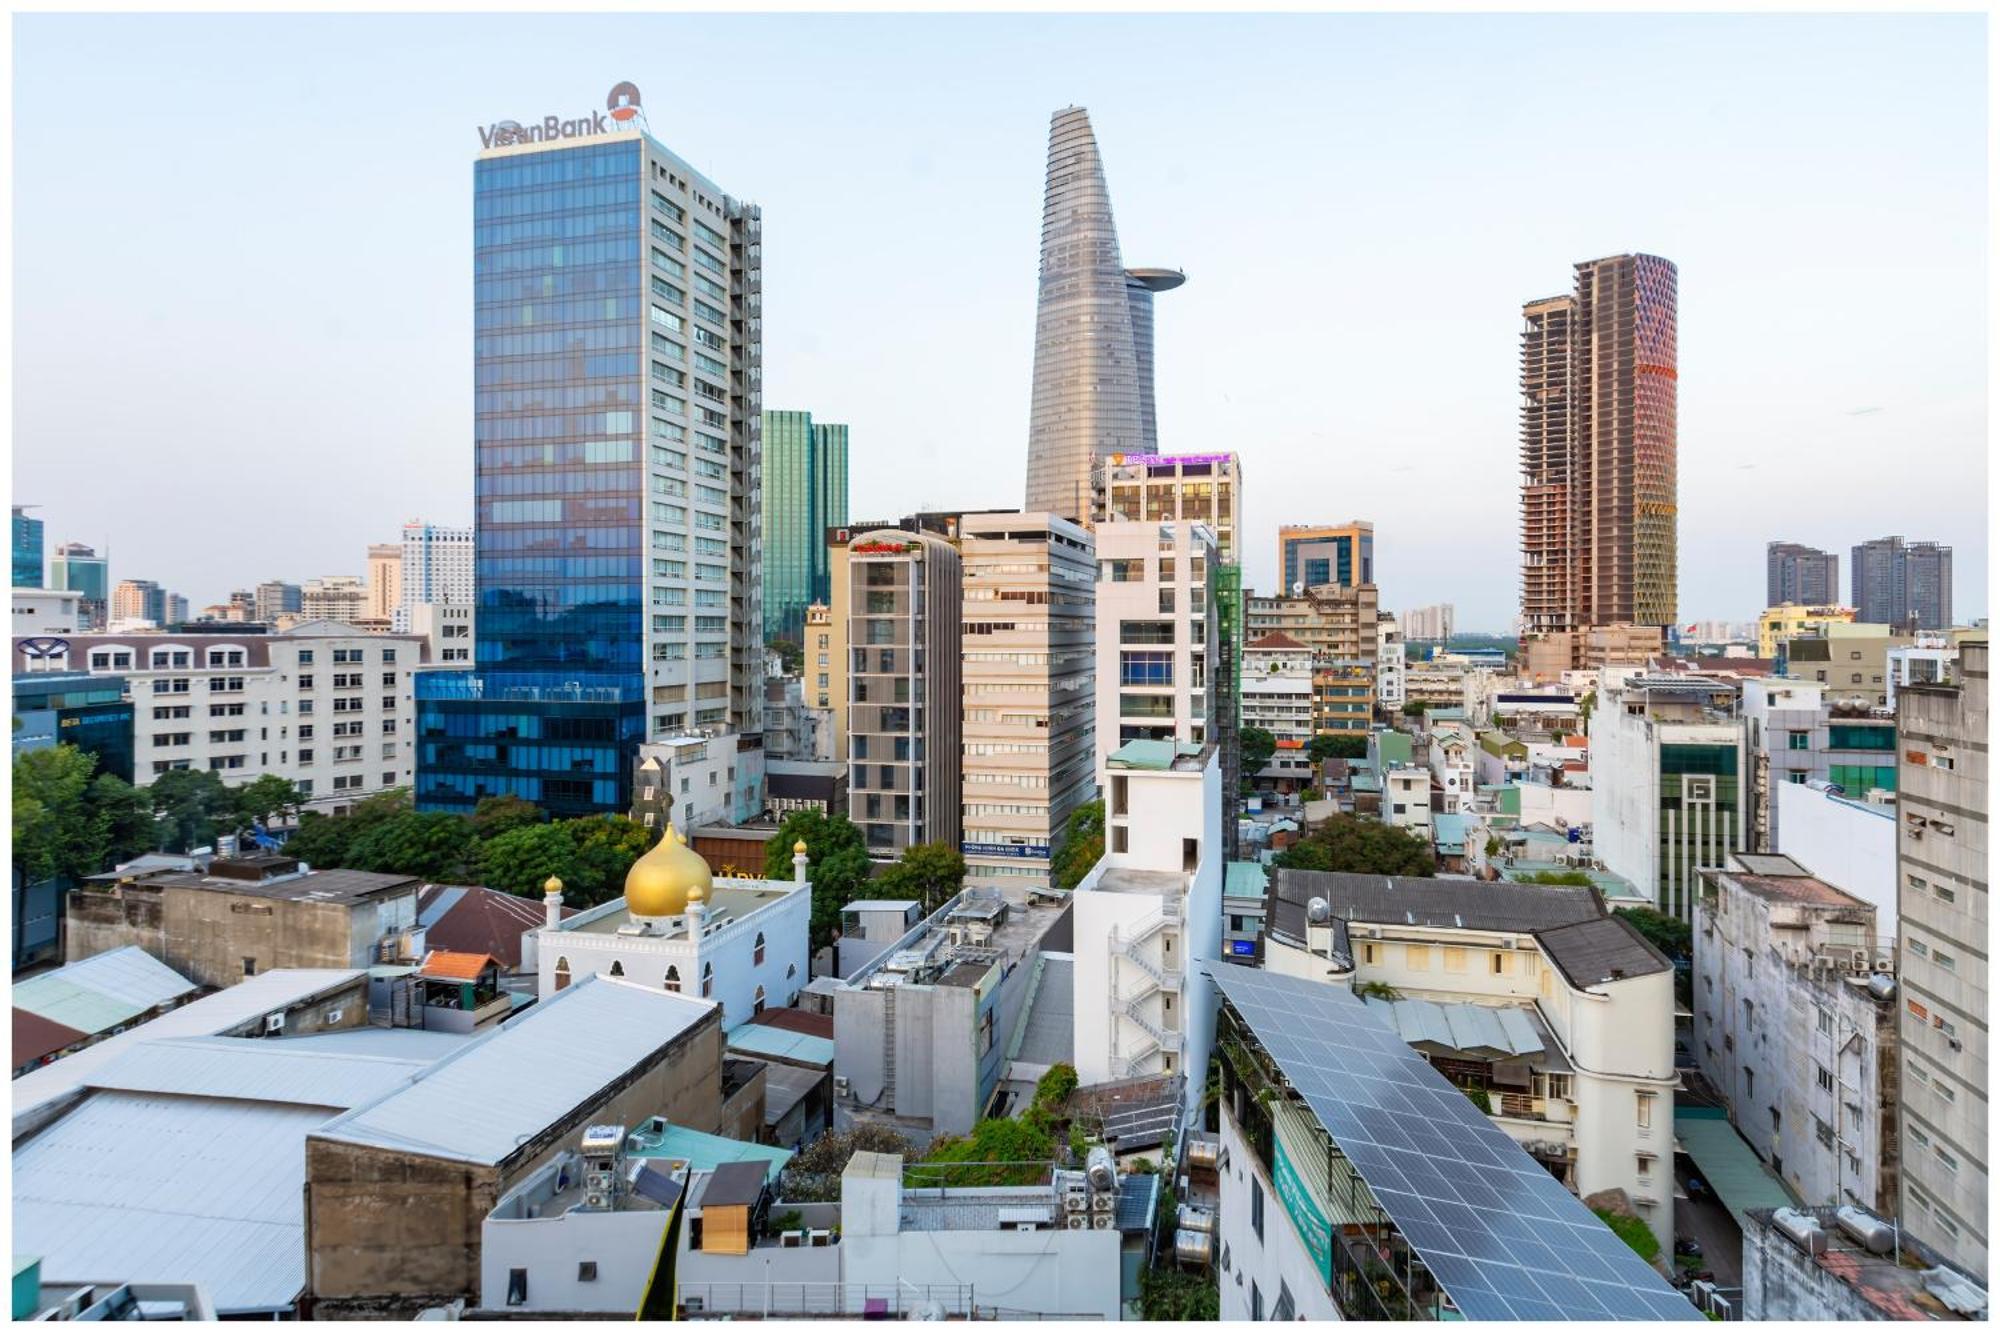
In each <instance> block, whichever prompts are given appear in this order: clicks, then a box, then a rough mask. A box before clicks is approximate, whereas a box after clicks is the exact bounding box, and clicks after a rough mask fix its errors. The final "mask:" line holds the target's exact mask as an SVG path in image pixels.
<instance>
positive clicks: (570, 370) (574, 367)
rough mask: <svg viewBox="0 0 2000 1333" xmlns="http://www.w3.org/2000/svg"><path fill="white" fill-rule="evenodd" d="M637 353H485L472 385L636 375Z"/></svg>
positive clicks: (517, 384)
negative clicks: (502, 355)
mask: <svg viewBox="0 0 2000 1333" xmlns="http://www.w3.org/2000/svg"><path fill="white" fill-rule="evenodd" d="M638 377H639V354H638V352H637V351H636V350H631V351H615V352H586V353H577V352H573V351H567V350H566V351H565V352H564V353H563V354H562V355H560V356H552V357H518V358H510V359H506V360H501V359H498V358H493V357H489V358H486V359H485V360H482V361H481V362H480V363H479V365H478V366H477V367H476V368H475V369H474V370H473V377H472V384H473V387H474V388H475V389H492V388H499V387H502V386H513V387H522V386H526V385H531V384H572V383H575V382H576V381H577V380H582V379H591V380H608V379H637V378H638Z"/></svg>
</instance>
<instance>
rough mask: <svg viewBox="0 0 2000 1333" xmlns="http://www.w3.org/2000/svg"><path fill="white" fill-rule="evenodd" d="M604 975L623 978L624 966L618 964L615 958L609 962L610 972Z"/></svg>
mask: <svg viewBox="0 0 2000 1333" xmlns="http://www.w3.org/2000/svg"><path fill="white" fill-rule="evenodd" d="M606 975H607V976H613V977H622V976H624V975H625V964H623V963H621V962H619V961H618V960H617V959H616V958H614V959H612V960H611V971H610V972H608V973H606Z"/></svg>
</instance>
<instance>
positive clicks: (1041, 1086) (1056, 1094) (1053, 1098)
mask: <svg viewBox="0 0 2000 1333" xmlns="http://www.w3.org/2000/svg"><path fill="white" fill-rule="evenodd" d="M1076 1083H1077V1078H1076V1066H1075V1065H1072V1064H1063V1063H1060V1062H1058V1063H1056V1064H1052V1065H1050V1066H1049V1072H1048V1073H1046V1074H1043V1075H1042V1076H1041V1078H1040V1079H1039V1080H1038V1081H1037V1082H1036V1083H1035V1100H1034V1105H1036V1106H1038V1107H1040V1108H1042V1109H1043V1110H1046V1111H1051V1112H1053V1111H1056V1110H1058V1109H1060V1108H1061V1107H1062V1104H1063V1103H1064V1102H1066V1101H1068V1100H1069V1095H1070V1094H1071V1093H1072V1092H1075V1091H1076Z"/></svg>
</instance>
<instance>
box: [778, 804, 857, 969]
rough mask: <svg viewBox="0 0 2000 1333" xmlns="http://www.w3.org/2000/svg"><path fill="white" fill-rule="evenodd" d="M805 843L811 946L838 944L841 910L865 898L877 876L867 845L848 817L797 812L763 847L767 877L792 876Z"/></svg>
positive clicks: (786, 819)
mask: <svg viewBox="0 0 2000 1333" xmlns="http://www.w3.org/2000/svg"><path fill="white" fill-rule="evenodd" d="M801 840H803V841H804V842H805V844H806V877H807V878H808V879H810V880H811V881H812V899H813V900H812V947H813V948H815V949H818V948H820V947H822V946H824V945H826V944H829V943H831V942H832V940H833V935H834V932H835V931H837V930H839V929H840V909H841V908H843V907H845V906H847V904H849V903H851V902H853V901H854V900H855V899H856V898H859V897H862V896H863V895H864V892H865V891H866V890H868V887H869V875H870V874H871V873H873V871H872V867H871V866H870V865H869V863H868V844H867V841H866V840H865V839H864V838H863V837H862V835H861V830H860V829H858V828H856V827H855V826H854V824H853V822H852V821H850V820H849V819H848V818H847V816H846V815H828V814H827V813H826V812H824V811H822V810H794V811H792V813H790V814H789V815H786V816H785V822H784V823H782V824H780V825H779V826H778V835H777V836H776V837H774V838H772V839H771V840H770V841H769V842H767V843H765V844H764V878H766V879H774V880H788V879H790V878H791V877H792V855H793V853H792V845H793V844H794V843H797V842H799V841H801Z"/></svg>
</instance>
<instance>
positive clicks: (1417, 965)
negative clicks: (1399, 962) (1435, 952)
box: [1403, 944, 1431, 972]
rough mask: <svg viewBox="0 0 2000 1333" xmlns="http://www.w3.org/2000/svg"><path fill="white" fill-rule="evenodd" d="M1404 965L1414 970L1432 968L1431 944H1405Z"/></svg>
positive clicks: (1419, 970)
mask: <svg viewBox="0 0 2000 1333" xmlns="http://www.w3.org/2000/svg"><path fill="white" fill-rule="evenodd" d="M1403 966H1404V967H1407V968H1409V969H1410V971H1412V972H1428V971H1430V970H1431V946H1430V945H1428V944H1405V945H1404V946H1403Z"/></svg>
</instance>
